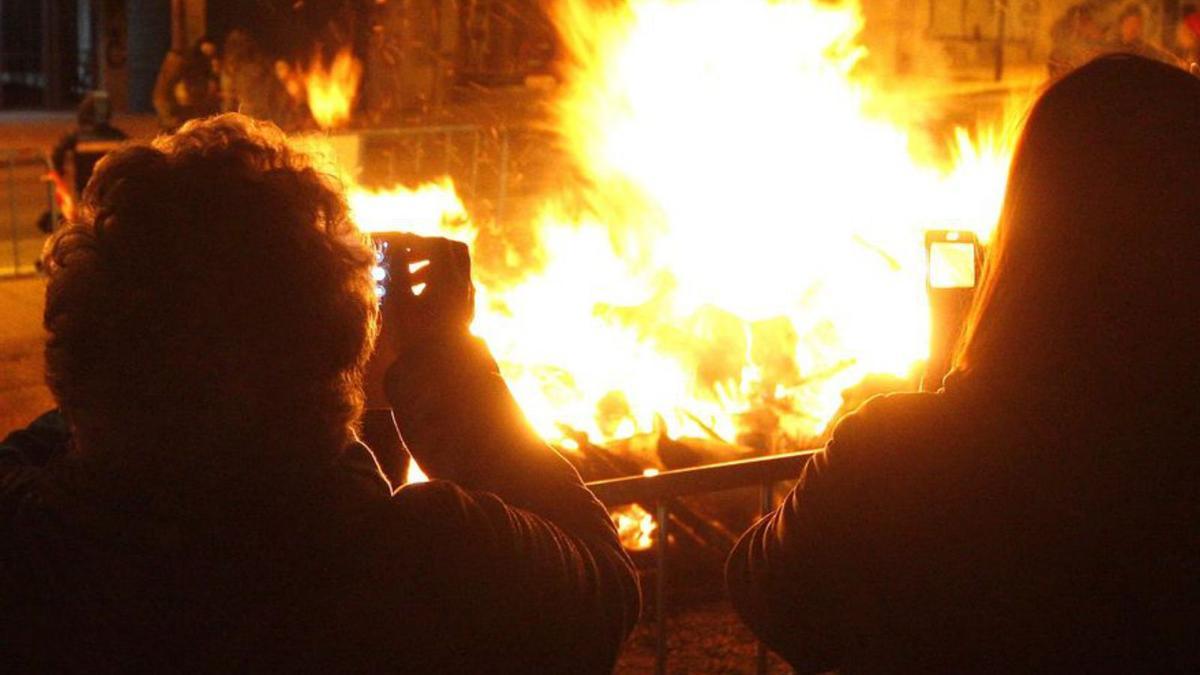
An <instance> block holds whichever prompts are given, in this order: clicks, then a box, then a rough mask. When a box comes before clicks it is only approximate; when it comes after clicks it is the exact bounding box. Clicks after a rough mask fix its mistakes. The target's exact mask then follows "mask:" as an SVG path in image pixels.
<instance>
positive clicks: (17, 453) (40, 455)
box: [0, 410, 71, 467]
mask: <svg viewBox="0 0 1200 675" xmlns="http://www.w3.org/2000/svg"><path fill="white" fill-rule="evenodd" d="M70 439H71V432H70V431H69V430H68V428H67V422H66V420H65V419H63V416H62V413H60V412H59V411H58V410H51V411H48V412H46V413H43V414H42V415H41V416H40V417H38V418H37V419H35V420H34V421H33V422H31V423H30V424H29V426H27V427H25V428H24V429H18V430H17V431H14V432H12V433H11V434H9V435H8V436H7V437H5V439H4V440H3V441H0V466H39V467H40V466H45V465H46V464H48V463H49V462H50V460H52V459H55V458H56V457H60V456H62V455H64V454H66V452H67V444H68V443H69V442H70Z"/></svg>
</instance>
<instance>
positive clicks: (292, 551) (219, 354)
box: [0, 114, 639, 673]
mask: <svg viewBox="0 0 1200 675" xmlns="http://www.w3.org/2000/svg"><path fill="white" fill-rule="evenodd" d="M410 243H411V248H412V250H413V252H414V253H413V254H414V255H421V256H424V258H425V259H428V260H429V261H430V264H429V265H428V266H427V267H426V268H425V270H423V271H422V272H421V273H420V274H423V275H425V276H424V277H422V278H420V279H413V281H414V283H416V282H420V283H424V284H425V285H426V288H425V292H424V293H421V294H419V295H417V294H414V293H412V292H411V288H401V289H398V290H396V291H394V292H392V293H389V294H388V296H387V298H386V299H385V301H384V303H383V305H382V309H380V308H379V306H378V305H377V299H376V297H375V290H374V282H373V279H372V276H371V271H372V267H373V265H374V250H373V249H372V247H371V245H370V243H369V241H368V240H367V239H366V237H365V236H364V235H363V234H362V233H361V232H360V231H359V230H358V229H357V228H356V226H355V225H354V223H353V222H352V221H351V219H350V217H349V214H348V211H347V204H346V200H345V197H344V195H343V193H342V191H341V189H340V186H338V185H337V184H336V183H335V182H334V181H333V180H332V179H330V178H329V177H328V176H326V175H324V174H322V173H321V172H320V171H318V170H317V169H315V168H314V167H313V165H312V163H311V162H310V160H309V158H308V157H307V156H306V155H304V154H303V153H301V152H299V151H297V150H295V149H293V148H291V147H290V146H289V145H288V143H287V141H286V139H285V138H284V136H283V134H282V133H281V132H280V131H279V130H278V129H277V128H275V127H274V126H273V125H270V124H268V123H258V122H254V121H252V120H251V119H249V118H247V117H244V116H242V115H237V114H227V115H223V116H219V117H214V118H209V119H207V120H200V121H193V122H189V123H188V124H186V125H184V126H183V127H182V129H181V130H180V131H179V132H178V133H176V134H174V135H170V136H162V137H159V138H158V139H156V140H154V141H153V142H152V143H149V144H140V145H131V146H127V147H125V148H123V149H121V150H118V151H116V152H114V153H112V154H110V155H109V156H108V157H106V158H105V159H104V160H102V161H101V162H100V164H99V165H98V166H97V168H96V172H95V175H94V176H93V178H92V180H91V182H90V183H89V185H88V186H87V189H86V191H85V194H84V198H83V202H82V204H81V209H80V212H79V214H78V216H77V219H76V222H73V223H71V224H69V225H68V226H67V227H65V228H63V229H62V230H61V231H60V232H59V233H57V234H56V235H55V236H54V238H53V239H52V240H51V241H50V243H49V244H48V247H47V250H46V253H45V256H44V258H45V265H46V269H47V273H48V276H49V281H48V285H47V290H46V307H45V327H46V332H47V339H46V350H45V358H46V378H47V382H48V384H49V386H50V388H51V391H52V393H53V395H54V398H55V400H56V401H57V403H58V406H59V408H58V410H56V411H53V412H51V413H48V414H46V415H44V416H43V417H41V418H40V419H39V420H37V421H36V422H34V423H33V424H32V425H30V426H29V427H28V428H27V429H23V430H19V431H17V432H14V433H13V434H11V435H10V436H9V437H8V438H7V439H6V440H5V441H4V442H3V443H2V444H0V542H3V543H2V545H0V608H2V610H0V636H2V638H0V641H2V642H3V644H4V648H3V649H2V650H0V670H3V671H6V672H15V671H25V672H46V671H50V672H64V671H65V672H73V671H77V670H83V669H87V670H101V671H109V670H113V671H149V672H162V671H178V670H188V671H211V672H233V671H236V672H247V671H249V672H264V671H269V672H278V671H300V670H304V671H315V672H381V671H388V672H422V673H424V672H509V671H517V672H593V673H601V672H608V671H610V670H611V669H612V667H613V664H614V663H615V660H616V655H617V652H618V650H619V647H620V645H621V642H622V640H623V639H624V637H625V636H626V635H627V634H628V632H629V630H630V629H631V627H632V624H633V622H634V621H635V620H636V617H637V612H638V602H639V597H638V590H637V585H636V580H635V576H634V572H633V570H632V568H631V563H630V560H629V558H628V557H627V556H626V554H625V553H624V552H623V550H622V548H621V546H620V543H619V541H618V539H617V536H616V531H615V529H614V527H613V525H612V522H611V521H610V519H609V517H608V514H607V511H606V510H605V508H604V507H603V506H602V505H601V504H600V503H599V502H598V501H597V500H596V499H595V497H594V496H593V495H592V494H591V493H590V492H589V491H588V490H587V489H586V487H585V486H584V485H583V484H582V483H581V482H580V480H579V476H578V474H577V473H576V472H575V471H574V470H573V469H572V468H571V466H570V465H569V464H568V463H567V462H566V461H565V460H564V459H563V458H562V457H560V456H558V455H557V454H556V453H555V452H554V451H553V450H552V449H550V448H549V447H548V446H546V445H545V444H544V443H542V442H541V441H540V440H539V439H538V437H537V436H536V435H535V434H534V432H533V431H532V429H531V427H530V426H529V424H528V423H527V422H526V420H525V419H524V417H523V415H522V413H521V411H520V409H519V408H518V407H517V405H516V403H515V401H514V400H513V398H512V396H511V395H510V393H509V391H508V389H507V387H506V386H505V384H504V381H503V379H501V377H500V376H499V373H498V370H497V368H496V364H495V362H494V361H493V360H492V358H491V356H490V355H489V353H488V350H487V347H486V346H485V345H484V344H483V343H482V342H481V341H480V340H478V339H476V338H473V337H472V336H471V335H470V334H469V332H468V330H467V329H468V324H469V323H470V318H471V314H472V305H471V303H472V297H473V296H472V288H471V282H470V271H469V270H470V268H469V261H468V258H467V253H466V248H465V247H464V246H462V245H461V244H457V243H455V242H450V241H446V240H417V239H412V240H411V242H410ZM381 324H382V330H380V329H379V326H380V325H381ZM377 335H378V339H377ZM365 401H366V402H369V403H371V404H372V405H373V406H378V407H377V408H373V409H371V410H368V411H367V412H366V413H364V402H365ZM389 408H390V409H389ZM393 412H394V415H395V417H394V419H395V422H393ZM397 423H398V424H399V426H400V428H401V430H402V431H403V433H404V439H405V441H406V442H407V445H408V447H409V449H410V450H411V452H412V453H413V455H414V456H415V457H416V459H417V460H418V461H419V463H420V465H421V466H422V467H423V468H424V469H425V471H426V472H427V473H428V474H429V475H430V477H431V478H432V479H433V480H431V481H430V482H428V483H423V484H419V485H411V486H405V487H402V488H400V489H398V490H394V489H392V487H391V485H390V484H389V482H388V480H387V479H386V476H384V475H383V473H382V472H381V470H380V469H379V466H380V465H381V464H383V465H387V464H389V458H388V457H387V456H385V451H402V450H401V449H400V448H399V447H398V446H399V440H398V437H396V435H395V426H394V425H395V424H397ZM381 429H382V430H383V432H384V433H380V431H379V430H381ZM389 430H390V432H391V438H392V439H393V440H394V441H395V442H394V444H393V445H394V446H396V447H391V448H386V447H380V446H379V445H377V446H376V447H375V448H373V450H374V451H375V453H378V455H379V456H378V457H377V455H376V454H375V453H373V452H372V448H369V447H368V446H367V445H366V444H364V443H363V442H362V441H360V440H359V438H360V436H365V437H366V436H370V437H375V438H384V439H386V438H388V434H387V432H388V431H389ZM377 460H378V461H377Z"/></svg>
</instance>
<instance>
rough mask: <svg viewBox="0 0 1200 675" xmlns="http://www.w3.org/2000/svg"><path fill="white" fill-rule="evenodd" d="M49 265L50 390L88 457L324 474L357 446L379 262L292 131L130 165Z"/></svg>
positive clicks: (183, 139) (215, 137)
mask: <svg viewBox="0 0 1200 675" xmlns="http://www.w3.org/2000/svg"><path fill="white" fill-rule="evenodd" d="M44 263H45V269H46V270H47V271H48V274H49V283H48V286H47V291H46V313H45V326H46V330H47V332H48V338H47V343H46V373H47V382H48V384H49V386H50V388H51V391H52V392H53V394H54V396H55V398H56V399H57V401H58V403H59V405H60V407H61V408H62V410H63V412H64V414H65V415H66V416H67V418H68V419H69V420H70V422H71V424H72V427H73V428H74V429H75V430H76V433H77V436H78V437H79V438H80V439H82V440H83V448H82V449H83V450H84V451H94V452H104V451H113V450H117V449H120V448H123V447H124V448H136V449H137V450H136V451H137V452H139V453H143V454H145V453H150V454H153V453H154V452H155V450H153V449H149V448H164V446H171V447H174V448H181V447H183V448H186V449H190V450H195V451H201V454H211V453H222V452H234V453H241V454H243V455H245V454H252V455H256V456H258V458H259V459H263V460H268V461H278V460H285V461H288V462H293V461H298V460H304V459H305V458H307V459H310V460H313V459H316V460H319V461H321V460H322V458H324V459H325V460H327V459H329V458H331V457H332V456H336V454H337V453H338V452H340V450H341V449H342V448H343V447H344V446H345V444H346V443H347V441H349V440H350V438H352V434H353V424H354V423H355V421H356V420H357V418H358V416H359V413H360V412H361V409H362V393H361V380H362V371H363V368H364V365H365V362H366V359H367V358H368V356H369V355H370V351H371V348H372V342H373V340H374V334H375V325H376V309H375V302H374V294H373V287H372V283H371V281H370V268H371V264H372V252H371V248H370V246H369V244H368V242H367V240H366V238H365V237H364V235H362V234H361V233H360V232H359V230H358V229H357V228H356V227H355V225H354V224H353V222H352V221H351V220H350V218H349V215H348V210H347V205H346V200H345V197H344V195H343V194H342V191H341V187H340V185H339V184H338V183H337V182H336V180H334V179H333V178H331V177H330V176H328V175H325V174H323V173H321V172H320V171H318V170H317V169H316V168H314V166H313V164H312V162H311V160H310V158H309V157H308V156H307V155H305V154H304V153H302V152H299V151H297V150H296V149H294V148H292V147H290V146H289V145H288V142H287V140H286V138H285V137H284V135H283V133H282V132H280V131H279V129H278V128H276V127H275V126H274V125H272V124H269V123H260V122H256V121H254V120H251V119H250V118H248V117H245V116H242V115H238V114H227V115H221V116H217V117H212V118H209V119H205V120H198V121H193V122H189V123H188V124H186V125H184V126H183V128H181V129H180V130H179V131H178V132H177V133H175V134H173V135H169V136H161V137H159V138H157V139H156V140H154V141H153V142H151V143H149V144H140V145H130V146H126V147H124V148H122V149H120V150H118V151H115V152H113V153H112V154H110V155H109V156H108V157H106V158H105V159H104V160H103V161H102V162H101V163H100V164H99V165H98V166H97V168H96V172H95V175H94V176H93V178H92V180H91V182H90V183H89V184H88V187H87V189H86V191H85V192H84V195H83V199H82V204H81V209H80V212H79V214H78V216H77V221H76V222H74V223H72V224H70V225H69V226H67V227H65V228H64V229H63V230H61V231H60V232H59V233H58V234H57V235H56V236H55V237H53V238H52V239H51V240H50V242H49V243H48V244H47V247H46V251H45V253H44ZM215 459H216V458H215V457H213V458H211V459H210V460H208V461H211V460H215ZM171 461H175V460H174V459H172V460H171ZM219 461H224V460H219Z"/></svg>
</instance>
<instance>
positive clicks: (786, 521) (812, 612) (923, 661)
mask: <svg viewBox="0 0 1200 675" xmlns="http://www.w3.org/2000/svg"><path fill="white" fill-rule="evenodd" d="M1190 405H1193V406H1194V401H1193V402H1191V404H1190ZM1087 408H1088V406H1082V407H1081V406H1077V405H1075V404H1074V403H1073V402H1071V401H1070V400H1069V399H1063V398H1059V399H1056V398H1055V397H1054V396H1047V397H1046V398H1045V399H1044V400H1039V401H1033V400H1023V399H1021V398H1019V397H1013V398H1006V397H1003V396H996V395H991V394H984V393H981V392H978V391H975V392H972V391H971V390H970V388H969V387H965V386H958V387H955V386H950V387H949V390H948V391H946V392H944V393H940V394H936V395H935V394H919V395H897V396H891V397H886V398H877V399H873V400H872V401H870V402H868V403H867V404H866V405H864V406H863V408H861V410H860V411H859V412H857V413H855V414H853V415H850V416H849V417H847V418H846V419H844V420H843V421H842V422H841V423H839V424H838V426H837V428H836V430H835V433H834V434H833V437H832V440H831V441H830V442H829V445H828V446H827V447H826V448H825V450H824V451H822V452H821V453H819V454H817V455H816V456H814V458H813V459H812V460H811V461H810V463H809V465H808V466H807V468H806V469H805V471H804V473H803V476H802V478H801V480H800V482H799V484H798V485H797V486H796V488H795V489H794V490H793V491H792V492H791V494H790V495H788V497H787V499H786V500H785V502H784V503H783V505H782V506H781V507H780V508H779V509H778V510H777V511H776V512H774V513H773V514H771V515H769V516H768V517H766V518H765V519H763V520H762V521H761V522H759V523H758V524H756V525H755V526H754V527H753V528H752V529H751V530H750V531H749V532H747V533H746V535H745V536H744V537H743V538H742V540H741V541H740V542H739V543H738V545H737V546H736V547H735V549H734V551H733V553H732V555H731V557H730V559H729V562H728V566H727V570H726V573H727V580H728V584H729V591H730V593H731V596H732V598H733V602H734V605H735V607H736V608H737V611H738V612H739V614H740V615H741V616H742V618H743V619H744V620H745V621H746V623H747V624H749V625H750V626H751V627H752V628H753V629H754V631H755V632H756V633H757V634H758V635H759V636H760V637H761V638H762V639H763V640H764V641H765V642H766V643H767V644H768V645H770V646H771V648H772V649H774V650H775V651H776V652H778V653H779V654H781V655H782V656H783V657H784V658H786V659H787V660H788V661H789V662H791V663H792V664H793V666H794V667H795V668H796V669H797V671H799V672H802V673H803V672H818V671H823V670H829V669H833V668H840V669H841V670H842V671H843V672H849V673H853V672H914V671H920V672H925V673H927V672H975V671H980V670H984V671H994V672H1031V671H1042V672H1048V671H1057V672H1112V671H1124V672H1164V671H1174V672H1182V671H1187V672H1196V671H1197V670H1198V666H1200V659H1198V654H1197V646H1196V645H1197V640H1196V639H1195V631H1196V627H1197V626H1200V613H1198V610H1197V607H1198V604H1197V603H1198V601H1200V593H1198V591H1200V586H1198V581H1200V567H1198V565H1197V561H1198V560H1200V556H1198V550H1197V544H1198V541H1200V537H1198V532H1197V529H1198V527H1197V525H1198V523H1200V521H1198V520H1197V515H1198V509H1197V501H1198V500H1197V491H1198V488H1197V483H1196V479H1197V477H1198V475H1200V473H1198V471H1197V457H1198V454H1197V452H1196V451H1197V446H1198V444H1200V443H1198V442H1197V441H1196V440H1195V438H1196V437H1195V436H1190V435H1188V434H1183V433H1180V429H1179V428H1175V429H1168V428H1167V427H1165V426H1161V425H1157V423H1155V424H1141V423H1139V422H1138V420H1137V415H1136V414H1133V415H1127V416H1123V415H1122V414H1121V413H1120V412H1115V411H1114V412H1113V414H1111V415H1110V414H1107V413H1098V412H1097V411H1096V410H1089V409H1087ZM1143 409H1144V408H1143ZM1122 417H1124V418H1123V419H1122Z"/></svg>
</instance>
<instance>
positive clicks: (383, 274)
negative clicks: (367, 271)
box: [371, 241, 392, 300]
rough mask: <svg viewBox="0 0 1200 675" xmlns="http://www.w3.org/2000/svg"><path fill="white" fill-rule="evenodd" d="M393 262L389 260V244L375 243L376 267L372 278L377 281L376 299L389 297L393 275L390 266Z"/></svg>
mask: <svg viewBox="0 0 1200 675" xmlns="http://www.w3.org/2000/svg"><path fill="white" fill-rule="evenodd" d="M390 264H391V261H390V260H389V259H388V242H386V241H376V242H375V266H374V267H372V268H371V278H372V279H374V280H375V297H376V298H378V299H379V300H383V296H385V295H387V289H388V281H389V280H390V278H391V276H392V274H391V270H390V269H389V268H388V266H389V265H390Z"/></svg>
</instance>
